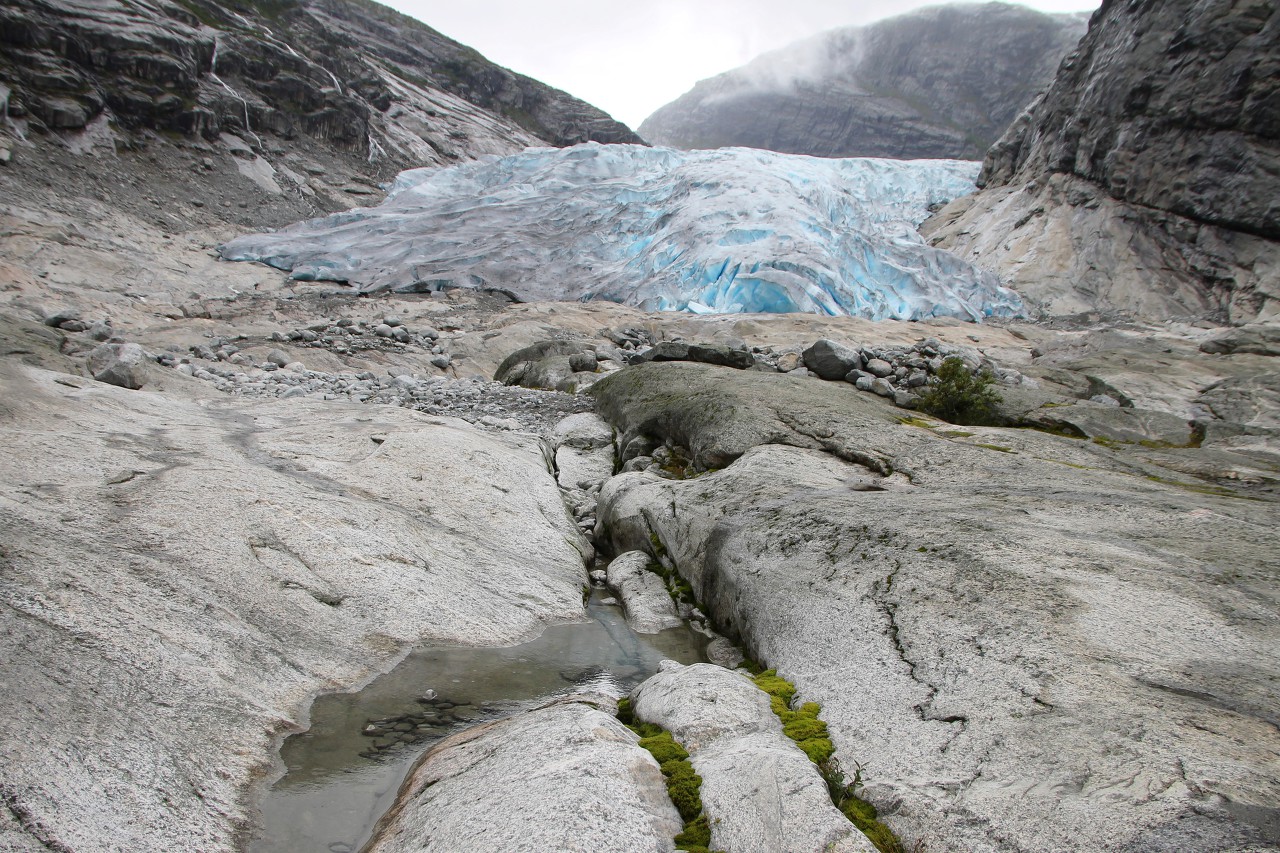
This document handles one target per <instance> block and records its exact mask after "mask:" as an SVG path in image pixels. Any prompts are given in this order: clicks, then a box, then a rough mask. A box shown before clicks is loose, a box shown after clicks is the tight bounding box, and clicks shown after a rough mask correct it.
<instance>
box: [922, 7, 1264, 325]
mask: <svg viewBox="0 0 1280 853" xmlns="http://www.w3.org/2000/svg"><path fill="white" fill-rule="evenodd" d="M979 185H980V186H982V187H983V188H984V189H983V190H982V191H981V192H979V193H978V194H976V195H974V196H970V197H968V198H966V199H961V200H958V201H957V202H953V203H952V204H951V205H949V206H948V208H946V209H944V210H943V211H941V212H940V213H939V214H938V215H937V216H935V217H934V218H933V219H931V220H930V221H929V222H927V223H925V226H924V229H923V230H924V232H925V233H926V234H927V235H929V236H930V239H931V240H932V242H933V243H934V244H935V245H939V246H942V247H944V248H947V249H950V250H951V251H954V252H957V253H958V254H960V255H962V256H963V257H965V258H966V259H968V260H970V261H973V262H974V263H977V264H979V265H980V266H986V267H988V268H991V269H994V270H996V271H997V272H998V273H999V274H1000V276H1001V279H1002V283H1004V284H1006V285H1007V286H1010V287H1013V288H1014V289H1016V290H1018V292H1019V293H1021V294H1022V296H1023V297H1024V299H1025V300H1027V301H1028V302H1029V303H1031V304H1039V305H1040V306H1041V307H1042V308H1043V309H1044V310H1045V311H1046V312H1047V313H1050V314H1068V313H1075V312H1079V311H1093V310H1099V309H1101V310H1108V311H1109V310H1117V311H1122V312H1126V313H1131V314H1136V315H1139V316H1142V317H1146V318H1150V319H1165V318H1176V317H1207V318H1209V319H1213V320H1224V321H1228V322H1232V323H1247V322H1256V321H1260V320H1261V321H1274V320H1277V319H1280V244H1278V243H1277V239H1280V6H1278V5H1277V3H1276V2H1275V0H1234V2H1228V0H1159V2H1156V0H1106V2H1104V3H1103V5H1102V8H1101V9H1099V10H1098V11H1097V12H1096V13H1095V14H1094V16H1093V19H1092V21H1091V23H1090V28H1089V32H1088V35H1086V36H1085V38H1084V39H1083V40H1082V41H1081V43H1080V47H1079V50H1078V51H1077V52H1076V53H1075V54H1074V55H1073V56H1072V57H1070V58H1069V59H1068V60H1067V61H1065V62H1064V63H1063V64H1062V68H1061V70H1060V71H1059V73H1058V76H1057V78H1056V79H1055V80H1054V82H1053V85H1052V86H1051V87H1050V88H1049V90H1048V91H1047V92H1046V94H1045V95H1044V97H1043V98H1041V99H1039V100H1037V101H1036V102H1035V103H1034V104H1032V105H1031V107H1030V108H1029V109H1028V110H1027V111H1026V112H1025V113H1024V114H1023V115H1021V116H1019V117H1018V119H1017V120H1016V121H1015V122H1014V123H1013V125H1012V126H1011V127H1010V129H1009V131H1008V132H1007V133H1006V134H1005V135H1004V136H1003V137H1002V138H1001V139H1000V141H999V142H998V143H996V145H995V146H994V147H993V148H992V149H991V151H990V152H989V153H988V155H987V159H986V163H985V165H984V168H983V172H982V175H981V177H980V178H979Z"/></svg>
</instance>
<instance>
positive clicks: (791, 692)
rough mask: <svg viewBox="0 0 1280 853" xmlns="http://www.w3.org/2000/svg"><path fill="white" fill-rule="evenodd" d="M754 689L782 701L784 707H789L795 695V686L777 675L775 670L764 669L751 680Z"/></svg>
mask: <svg viewBox="0 0 1280 853" xmlns="http://www.w3.org/2000/svg"><path fill="white" fill-rule="evenodd" d="M753 680H754V681H755V683H756V687H759V688H760V689H761V690H763V691H764V692H765V693H768V694H769V695H770V696H773V697H775V698H777V699H780V700H781V701H782V704H783V705H784V706H787V705H790V704H791V700H792V698H793V697H794V696H795V695H796V686H795V685H794V684H792V683H791V682H790V681H787V680H786V679H785V678H783V677H782V676H780V675H778V671H777V670H776V669H766V670H765V671H764V672H762V673H760V674H759V675H757V676H756V677H755V678H754V679H753Z"/></svg>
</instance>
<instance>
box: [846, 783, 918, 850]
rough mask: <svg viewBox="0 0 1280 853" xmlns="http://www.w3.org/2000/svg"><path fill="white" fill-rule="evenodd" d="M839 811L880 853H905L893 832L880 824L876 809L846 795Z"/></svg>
mask: <svg viewBox="0 0 1280 853" xmlns="http://www.w3.org/2000/svg"><path fill="white" fill-rule="evenodd" d="M840 811H842V812H844V816H845V817H847V818H849V821H850V823H852V824H853V825H854V826H856V827H858V829H859V830H861V831H862V834H863V835H865V836H867V838H868V840H870V841H871V843H872V844H874V845H875V846H876V849H877V850H879V851H880V853H905V851H904V848H903V846H902V842H901V841H899V840H898V836H896V835H894V834H893V830H891V829H889V827H887V826H885V825H884V824H883V823H881V822H880V815H879V814H878V813H877V812H876V807H875V806H873V805H871V803H868V802H867V801H866V800H864V799H861V798H860V797H858V796H857V795H855V794H848V795H846V796H845V798H844V802H842V803H841V804H840Z"/></svg>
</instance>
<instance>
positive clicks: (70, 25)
mask: <svg viewBox="0 0 1280 853" xmlns="http://www.w3.org/2000/svg"><path fill="white" fill-rule="evenodd" d="M388 76H390V77H392V78H395V79H397V80H400V81H403V82H404V83H406V84H412V86H413V87H414V88H415V89H416V90H418V94H419V95H422V94H423V93H425V94H426V95H427V96H430V93H432V92H436V93H446V94H447V95H449V96H452V97H453V98H456V99H460V100H461V101H462V102H466V103H467V104H469V105H472V106H474V107H475V108H476V112H487V113H491V114H492V115H491V116H485V117H484V119H485V123H487V124H492V122H493V120H495V119H496V120H497V121H498V122H499V123H500V124H502V125H505V126H506V127H507V128H508V129H509V131H510V132H508V133H507V135H508V136H511V137H512V139H513V141H516V142H518V141H519V140H518V139H517V137H519V138H522V139H525V140H526V141H527V137H526V136H524V134H527V135H528V137H533V138H535V139H536V140H541V141H543V142H546V143H550V144H554V145H571V144H574V143H577V142H583V141H587V140H595V141H599V142H635V141H638V137H636V136H635V135H634V134H633V133H632V132H631V131H630V130H628V129H627V128H626V127H625V126H623V125H622V124H619V123H618V122H615V121H613V120H612V119H610V118H609V117H608V116H607V115H605V114H604V113H602V112H601V111H599V110H597V109H595V108H594V107H591V106H590V105H588V104H585V103H583V102H581V101H578V100H577V99H575V98H572V97H570V96H569V95H567V94H565V93H564V92H560V91H558V90H555V89H552V88H550V87H548V86H545V85H543V84H541V83H538V82H537V81H534V80H531V79H529V78H527V77H523V76H521V75H519V74H515V73H513V72H511V71H508V70H506V69H504V68H500V67H498V66H496V65H494V64H493V63H491V62H489V61H488V60H486V59H485V58H484V57H483V56H481V55H480V54H479V53H477V52H475V51H474V50H471V49H470V48H467V47H464V46H463V45H460V44H458V43H456V42H453V41H451V40H450V39H447V38H445V37H444V36H442V35H440V34H439V33H437V32H435V31H434V30H432V29H430V28H429V27H426V26H425V25H423V24H421V23H419V22H417V21H414V20H412V19H410V18H407V17H405V16H403V15H400V14H398V13H396V12H394V11H392V10H390V9H388V8H386V7H383V6H380V5H378V4H376V3H372V2H369V0H246V2H245V3H243V4H241V5H238V6H234V7H233V6H231V5H229V4H222V3H215V2H211V0H176V2H169V0H159V2H157V3H155V4H154V5H150V4H148V5H143V4H133V3H125V2H118V1H117V0H0V81H3V82H4V84H5V85H7V86H8V87H9V88H10V89H11V90H12V93H11V96H10V98H9V114H10V116H12V117H15V118H20V119H25V120H28V121H31V122H33V123H34V125H35V127H36V129H37V130H43V129H49V130H77V129H80V128H83V127H85V126H86V125H87V124H89V123H90V122H91V121H93V119H95V118H96V117H97V116H98V115H100V114H102V113H103V112H104V111H109V112H110V117H111V119H112V121H113V123H114V124H115V125H116V126H117V127H120V128H123V129H127V130H132V129H150V130H156V131H168V132H174V133H179V134H188V135H202V136H204V137H206V138H213V137H216V136H217V134H218V133H220V132H222V131H224V130H227V131H231V132H237V133H239V132H255V133H261V132H264V131H265V132H270V133H273V134H277V135H279V136H282V137H285V138H291V137H293V136H295V135H297V134H299V133H305V134H308V135H311V136H314V137H317V138H320V139H323V140H326V141H328V142H330V143H332V144H334V145H336V146H338V147H341V148H345V149H350V150H354V151H359V152H362V153H367V154H372V153H373V151H372V150H371V149H372V147H373V145H374V142H376V140H373V139H371V137H370V116H371V114H372V112H373V111H380V112H386V111H387V110H389V109H391V108H392V106H393V104H394V103H395V102H396V101H403V100H404V99H405V98H406V97H407V95H406V93H405V92H404V91H396V88H397V87H396V86H395V85H394V84H393V83H392V82H390V81H388V79H387V78H388ZM402 88H403V87H402ZM421 99H422V98H421V97H420V98H419V100H421ZM428 100H429V97H428ZM419 106H422V105H421V104H420V105H419ZM436 107H437V109H439V108H440V107H439V105H436ZM425 109H427V111H428V114H430V112H431V111H432V110H431V107H430V105H427V106H426V107H425ZM246 121H247V123H248V125H249V127H247V128H246V127H245V124H246ZM487 131H489V132H492V131H493V128H491V127H490V128H487ZM516 147H519V145H518V144H517V145H516Z"/></svg>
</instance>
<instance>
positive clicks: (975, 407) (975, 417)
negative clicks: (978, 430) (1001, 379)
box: [916, 356, 1001, 426]
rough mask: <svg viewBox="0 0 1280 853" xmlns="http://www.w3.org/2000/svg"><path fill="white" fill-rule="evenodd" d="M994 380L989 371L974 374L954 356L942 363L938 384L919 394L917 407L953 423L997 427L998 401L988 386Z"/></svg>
mask: <svg viewBox="0 0 1280 853" xmlns="http://www.w3.org/2000/svg"><path fill="white" fill-rule="evenodd" d="M995 381H996V378H995V376H994V375H992V373H991V371H990V370H987V369H985V368H984V369H983V370H980V371H979V372H977V373H973V372H971V371H970V370H969V368H968V367H966V366H965V363H964V361H962V360H961V359H959V358H955V357H954V356H953V357H951V358H948V359H947V360H946V361H944V362H943V363H942V368H941V369H940V370H938V382H937V384H936V385H932V386H930V387H929V388H928V390H926V391H925V392H924V393H923V394H921V395H920V399H919V400H917V401H916V408H917V409H919V410H920V411H922V412H924V413H925V414H929V415H933V416H934V417H935V418H941V419H942V420H944V421H948V422H950V423H953V424H961V425H964V426H996V425H998V424H999V422H1000V414H999V411H998V408H997V407H998V406H999V405H1000V402H1001V398H1000V394H999V392H997V391H996V390H995V389H994V388H992V387H991V386H992V384H993V383H994V382H995Z"/></svg>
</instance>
